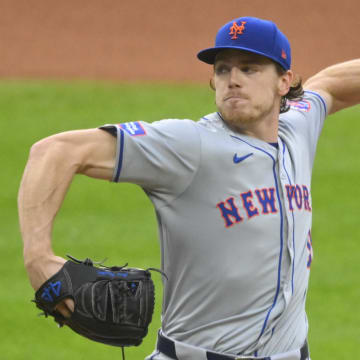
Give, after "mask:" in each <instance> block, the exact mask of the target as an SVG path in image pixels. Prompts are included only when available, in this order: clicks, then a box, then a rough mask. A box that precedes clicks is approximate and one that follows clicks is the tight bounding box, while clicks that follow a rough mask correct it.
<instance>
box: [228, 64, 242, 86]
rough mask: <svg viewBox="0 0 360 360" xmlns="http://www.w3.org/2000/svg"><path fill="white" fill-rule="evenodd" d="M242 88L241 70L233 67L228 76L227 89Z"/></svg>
mask: <svg viewBox="0 0 360 360" xmlns="http://www.w3.org/2000/svg"><path fill="white" fill-rule="evenodd" d="M241 86H242V73H241V70H240V69H239V68H238V67H236V66H233V67H232V68H231V71H230V76H229V87H241Z"/></svg>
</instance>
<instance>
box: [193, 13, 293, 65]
mask: <svg viewBox="0 0 360 360" xmlns="http://www.w3.org/2000/svg"><path fill="white" fill-rule="evenodd" d="M225 49H237V50H245V51H250V52H252V53H255V54H259V55H262V56H265V57H267V58H269V59H271V60H273V61H275V62H277V63H278V64H280V65H281V66H282V67H283V68H284V69H285V70H289V69H290V66H291V48H290V43H289V40H288V39H287V38H286V36H285V35H284V34H283V33H282V32H281V31H280V30H279V29H278V27H277V26H276V25H275V24H274V23H273V22H272V21H268V20H262V19H258V18H255V17H249V16H247V17H240V18H237V19H235V20H232V21H230V22H228V23H227V24H225V25H224V26H223V27H221V28H220V30H219V31H218V33H217V35H216V39H215V46H214V47H212V48H208V49H205V50H202V51H200V52H199V53H198V55H197V57H198V59H199V60H201V61H203V62H205V63H207V64H214V62H215V57H216V55H217V54H218V53H219V52H220V51H221V50H225Z"/></svg>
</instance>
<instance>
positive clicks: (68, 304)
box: [56, 299, 74, 318]
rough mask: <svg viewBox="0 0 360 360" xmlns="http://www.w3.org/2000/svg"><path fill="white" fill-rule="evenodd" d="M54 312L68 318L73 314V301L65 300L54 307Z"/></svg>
mask: <svg viewBox="0 0 360 360" xmlns="http://www.w3.org/2000/svg"><path fill="white" fill-rule="evenodd" d="M56 310H57V311H58V312H59V313H60V314H61V315H62V316H64V317H65V318H70V317H71V314H72V313H73V312H74V301H73V300H71V299H65V300H64V301H62V302H61V303H59V304H57V305H56Z"/></svg>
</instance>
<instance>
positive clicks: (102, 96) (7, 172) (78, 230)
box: [0, 81, 360, 360]
mask: <svg viewBox="0 0 360 360" xmlns="http://www.w3.org/2000/svg"><path fill="white" fill-rule="evenodd" d="M214 109H215V108H214V101H213V93H212V91H210V90H209V89H208V87H206V86H196V85H167V84H158V85H150V84H146V85H144V84H127V85H119V84H109V83H86V82H72V83H66V82H43V81H42V82H40V81H31V82H21V81H2V82H0V117H1V121H0V130H1V135H2V139H1V144H0V146H1V148H0V159H1V164H2V176H1V177H0V185H1V192H0V209H1V215H0V219H1V231H0V252H1V262H0V270H1V275H2V281H1V284H2V292H1V296H0V324H1V326H0V338H1V339H2V341H1V356H0V358H1V359H4V360H23V359H40V360H42V359H47V358H52V359H54V360H60V359H65V358H74V359H75V358H76V359H79V360H82V359H87V360H92V359H99V358H100V359H116V358H118V359H120V358H121V351H120V349H118V348H113V347H109V346H104V345H101V344H96V343H94V342H90V341H87V340H85V339H83V338H81V337H80V336H74V335H73V334H72V333H71V331H70V330H68V329H64V328H63V329H61V330H59V329H57V328H56V326H55V323H54V322H53V321H49V320H47V321H46V320H44V319H43V318H39V317H36V314H37V313H38V311H37V310H36V309H35V308H34V306H33V304H32V303H30V299H31V298H32V297H33V292H32V289H31V288H30V285H29V283H28V281H27V277H26V273H25V271H24V268H23V264H22V242H21V238H20V234H19V230H18V219H17V209H16V197H17V191H18V187H19V183H20V179H21V175H22V172H23V169H24V166H25V164H26V160H27V156H28V152H29V149H30V146H31V145H32V144H33V143H34V142H36V141H37V140H39V139H41V138H43V137H46V136H48V135H51V134H54V133H57V132H60V131H66V130H71V129H81V128H92V127H97V126H99V125H102V124H105V123H120V122H126V121H135V120H145V121H149V122H151V121H154V120H158V119H162V118H169V117H176V118H192V119H197V118H199V117H201V116H202V115H204V114H206V113H209V112H212V111H214ZM359 117H360V111H359V107H356V108H352V109H349V110H346V111H343V112H342V113H339V114H337V115H334V116H331V117H329V118H328V120H327V124H326V126H325V128H324V130H323V135H322V138H321V139H320V143H319V146H318V156H317V159H316V161H315V170H314V179H313V187H312V196H313V209H314V222H313V245H314V252H315V260H314V262H313V265H312V276H311V282H310V292H309V297H308V315H309V320H310V337H309V340H310V345H311V351H312V358H313V359H316V360H322V359H324V360H325V359H329V358H340V359H352V358H353V357H354V354H356V353H358V350H357V346H358V341H359V337H360V330H359V326H358V324H359V322H360V315H359V312H358V311H357V300H358V299H359V298H360V290H359V286H358V285H359V280H358V275H359V267H360V266H359V264H360V262H359V249H360V245H359V243H358V239H359V226H358V224H359V220H358V214H359V212H358V209H357V207H358V203H359V201H358V199H359V198H360V189H359V186H358V182H359V181H358V179H359V173H360V159H359V156H358V153H359V150H360V145H359V140H358V138H357V137H358V133H359V130H360V124H359ZM54 249H55V251H56V253H57V254H59V255H62V256H65V254H66V253H71V254H72V255H74V256H75V257H79V258H84V257H85V256H89V257H92V258H94V259H102V258H104V257H108V264H115V263H117V264H121V263H124V262H125V261H128V262H129V265H130V266H140V267H148V266H152V267H159V266H160V255H159V245H158V242H157V228H156V220H155V214H154V212H153V209H152V206H151V203H150V201H149V200H148V199H147V197H146V196H145V195H144V194H143V192H142V190H141V189H139V188H138V187H136V186H134V185H131V184H122V185H118V184H111V183H109V182H104V181H94V180H92V179H89V178H86V177H82V176H78V177H76V178H75V181H74V183H73V184H72V186H71V188H70V191H69V194H68V196H67V198H66V200H65V202H64V205H63V208H62V210H61V211H60V213H59V215H58V218H57V220H56V223H55V229H54ZM154 280H155V286H156V289H157V293H156V309H155V313H154V317H153V322H152V324H151V326H150V329H149V335H148V336H147V337H146V338H145V340H144V342H143V344H142V345H141V346H140V347H136V348H129V349H126V356H127V357H126V358H127V359H131V360H132V359H135V360H137V359H143V358H144V357H145V356H146V355H147V354H149V353H150V352H151V351H152V349H153V347H154V344H155V339H156V332H157V329H158V328H159V326H160V306H161V298H162V294H161V279H160V275H159V276H158V275H157V274H156V273H155V274H154Z"/></svg>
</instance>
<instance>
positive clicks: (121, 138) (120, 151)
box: [113, 129, 124, 182]
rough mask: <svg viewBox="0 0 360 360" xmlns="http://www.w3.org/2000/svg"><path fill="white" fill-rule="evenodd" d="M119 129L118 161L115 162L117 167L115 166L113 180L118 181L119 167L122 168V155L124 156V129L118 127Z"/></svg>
mask: <svg viewBox="0 0 360 360" xmlns="http://www.w3.org/2000/svg"><path fill="white" fill-rule="evenodd" d="M119 130H120V134H119V133H118V136H119V135H120V140H119V142H120V143H119V147H120V150H119V159H118V163H117V168H116V174H115V176H114V180H113V181H114V182H118V181H119V178H120V173H121V168H122V163H123V156H124V130H123V129H119Z"/></svg>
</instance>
